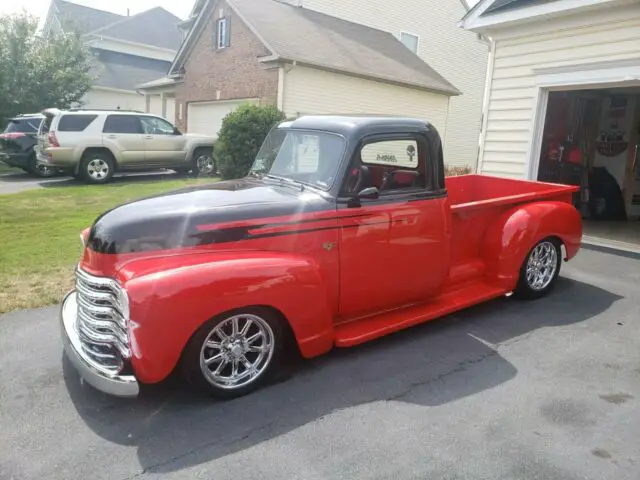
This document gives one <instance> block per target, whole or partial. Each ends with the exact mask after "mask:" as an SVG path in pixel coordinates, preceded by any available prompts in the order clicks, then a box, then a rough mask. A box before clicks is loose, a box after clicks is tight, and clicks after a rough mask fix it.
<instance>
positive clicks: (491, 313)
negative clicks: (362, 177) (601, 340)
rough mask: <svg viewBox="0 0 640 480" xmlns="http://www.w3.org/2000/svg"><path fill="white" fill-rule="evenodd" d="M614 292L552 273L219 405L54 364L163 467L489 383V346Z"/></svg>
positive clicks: (114, 430) (91, 421) (446, 398)
mask: <svg viewBox="0 0 640 480" xmlns="http://www.w3.org/2000/svg"><path fill="white" fill-rule="evenodd" d="M619 298H620V297H619V296H617V295H614V294H612V293H610V292H607V291H605V290H602V289H600V288H597V287H594V286H591V285H588V284H585V283H581V282H577V281H573V280H568V279H565V278H560V279H559V281H558V284H557V288H556V290H555V292H554V293H553V294H552V295H550V296H549V297H547V298H545V299H543V300H540V301H537V302H518V301H515V300H511V299H506V298H505V299H500V300H496V301H493V302H490V303H488V304H485V305H481V306H478V307H474V308H472V309H469V310H466V311H464V312H461V313H459V314H457V315H452V316H449V317H446V318H443V319H440V320H435V321H433V322H429V323H426V324H423V325H420V326H417V327H414V328H411V329H409V330H405V331H402V332H399V333H397V334H394V335H391V336H388V337H385V338H383V339H381V340H378V341H374V342H371V343H368V344H365V345H362V346H360V347H355V348H351V349H345V350H341V349H337V350H334V351H333V352H332V353H330V354H328V355H326V356H324V357H321V358H318V359H314V360H312V361H306V362H302V363H301V365H299V366H298V368H297V372H296V373H295V374H294V375H293V377H292V378H290V379H288V380H287V381H286V382H283V383H279V384H273V385H271V386H269V387H267V388H264V389H262V390H259V391H257V392H255V393H253V394H251V395H248V396H246V397H242V398H239V399H235V400H231V401H226V402H221V401H214V400H211V399H208V398H203V397H201V396H197V395H195V394H193V393H191V392H190V391H189V390H188V389H186V387H185V386H184V385H182V383H181V382H180V381H179V380H176V379H172V380H170V381H168V382H166V383H165V384H163V385H161V386H153V387H147V388H146V389H145V390H143V393H142V394H141V396H140V397H139V398H138V399H135V400H128V399H118V398H113V397H109V396H107V395H103V394H101V393H100V392H97V391H96V390H94V389H92V388H91V387H89V386H88V385H86V384H81V383H80V381H79V379H78V376H77V374H76V373H75V372H74V371H73V367H72V366H71V365H70V364H69V363H68V361H67V360H66V358H65V359H64V361H63V370H64V376H65V383H66V386H67V389H68V391H69V394H70V396H71V399H72V401H73V403H74V405H75V407H76V409H77V411H78V413H79V415H80V416H81V418H82V419H83V420H84V422H85V423H86V424H87V425H88V426H89V428H91V429H92V430H93V431H94V432H95V433H96V434H98V435H100V436H101V437H103V438H104V439H106V440H108V441H111V442H115V443H118V444H121V445H135V446H137V453H138V457H139V461H140V464H141V465H142V467H143V468H144V469H145V471H146V472H171V471H178V470H181V469H183V468H187V467H191V466H194V465H198V464H201V463H204V462H209V461H211V460H214V459H217V458H220V457H224V456H226V455H229V454H232V453H235V452H238V451H242V450H244V449H247V448H250V447H252V446H254V445H257V444H259V443H261V442H264V441H267V440H270V439H272V438H275V437H278V436H280V435H283V434H286V433H287V432H290V431H292V430H295V429H297V428H299V427H301V426H303V425H305V424H308V423H310V422H314V421H316V420H318V419H321V418H322V417H323V416H326V415H328V414H330V413H331V412H333V411H335V410H338V409H345V408H349V407H352V406H356V405H361V404H365V403H369V402H376V401H388V400H395V401H402V402H408V403H412V404H417V405H423V406H436V405H442V404H446V403H448V402H452V401H454V400H457V399H461V398H464V397H467V396H470V395H474V394H476V393H479V392H482V391H484V390H487V389H491V388H493V387H496V386H498V385H500V384H502V383H504V382H507V381H509V380H510V379H512V378H514V377H515V376H516V375H517V373H518V372H517V370H516V368H515V367H514V366H513V365H512V364H511V363H509V362H508V361H507V360H505V359H504V358H503V357H501V356H500V354H499V353H498V351H497V350H496V349H495V348H493V347H492V345H497V344H500V343H502V342H506V341H509V340H513V339H514V338H516V337H519V336H522V335H524V334H527V333H529V332H532V331H534V330H537V329H539V328H542V327H560V326H563V325H571V324H575V323H578V322H582V321H585V320H588V319H589V318H592V317H594V316H596V315H598V314H600V313H602V312H604V311H605V310H607V309H608V308H609V307H610V306H611V305H612V304H613V303H614V302H615V301H617V300H618V299H619ZM372 421H374V420H373V419H372Z"/></svg>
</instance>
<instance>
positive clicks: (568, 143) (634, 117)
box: [538, 87, 640, 246]
mask: <svg viewBox="0 0 640 480" xmlns="http://www.w3.org/2000/svg"><path fill="white" fill-rule="evenodd" d="M639 143H640V87H632V88H611V89H598V90H595V89H594V90H573V91H552V92H549V98H548V104H547V111H546V118H545V124H544V131H543V137H542V145H541V150H540V152H541V153H540V162H539V168H538V180H540V181H545V182H554V183H564V184H569V185H577V186H579V187H580V192H577V193H576V194H575V195H574V204H575V206H576V208H578V209H579V211H580V212H581V214H582V217H583V219H584V225H585V232H584V233H585V235H589V236H593V237H597V238H603V239H607V240H611V241H614V242H623V243H627V244H633V245H635V246H640V165H639V163H640V158H639V156H640V154H639V152H638V150H639V148H638V144H639Z"/></svg>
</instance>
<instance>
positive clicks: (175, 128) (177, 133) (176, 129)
mask: <svg viewBox="0 0 640 480" xmlns="http://www.w3.org/2000/svg"><path fill="white" fill-rule="evenodd" d="M173 134H174V135H182V132H181V131H180V130H178V127H173Z"/></svg>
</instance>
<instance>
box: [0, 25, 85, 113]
mask: <svg viewBox="0 0 640 480" xmlns="http://www.w3.org/2000/svg"><path fill="white" fill-rule="evenodd" d="M37 28H38V21H37V19H36V18H35V17H33V16H31V15H29V14H27V13H21V14H17V15H2V16H0V121H4V120H6V119H7V118H10V117H13V116H15V115H18V114H21V113H35V112H39V111H41V110H42V109H44V108H48V107H57V108H69V107H71V106H74V105H77V104H78V103H79V101H80V99H81V98H82V97H83V96H84V94H85V93H86V92H87V91H88V90H89V89H90V88H91V84H92V77H91V75H90V74H89V71H90V69H91V67H92V56H91V52H90V51H89V49H87V48H86V47H85V46H84V44H83V42H82V39H81V38H80V35H79V34H78V33H76V32H73V31H67V32H64V33H63V32H58V33H51V34H48V35H46V36H37V35H36V32H37Z"/></svg>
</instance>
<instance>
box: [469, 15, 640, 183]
mask: <svg viewBox="0 0 640 480" xmlns="http://www.w3.org/2000/svg"><path fill="white" fill-rule="evenodd" d="M500 35H504V36H500V37H498V36H496V37H494V38H495V41H496V45H495V61H494V70H493V74H492V82H491V91H490V95H489V104H488V111H487V129H486V136H485V139H484V149H483V155H482V159H481V172H482V173H487V174H492V175H499V176H507V177H519V178H526V177H527V175H528V161H529V148H530V142H531V136H532V131H533V122H534V120H533V115H534V110H535V107H536V104H535V102H536V95H537V79H536V75H535V73H534V70H535V69H540V68H551V67H565V66H574V65H575V66H576V67H577V66H579V65H581V64H588V63H594V62H598V61H599V60H602V61H612V60H627V59H638V61H639V63H640V9H639V8H637V7H635V8H628V9H627V8H623V7H617V8H610V9H609V10H601V11H597V12H595V11H594V12H588V13H582V14H580V15H577V14H576V15H573V16H571V17H564V18H557V19H555V20H551V21H549V20H547V21H545V22H544V23H540V22H536V23H532V24H531V25H530V26H527V27H525V28H521V29H520V30H519V31H516V30H514V31H513V32H509V31H504V32H502V33H501V34H500ZM507 35H508V36H507Z"/></svg>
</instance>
